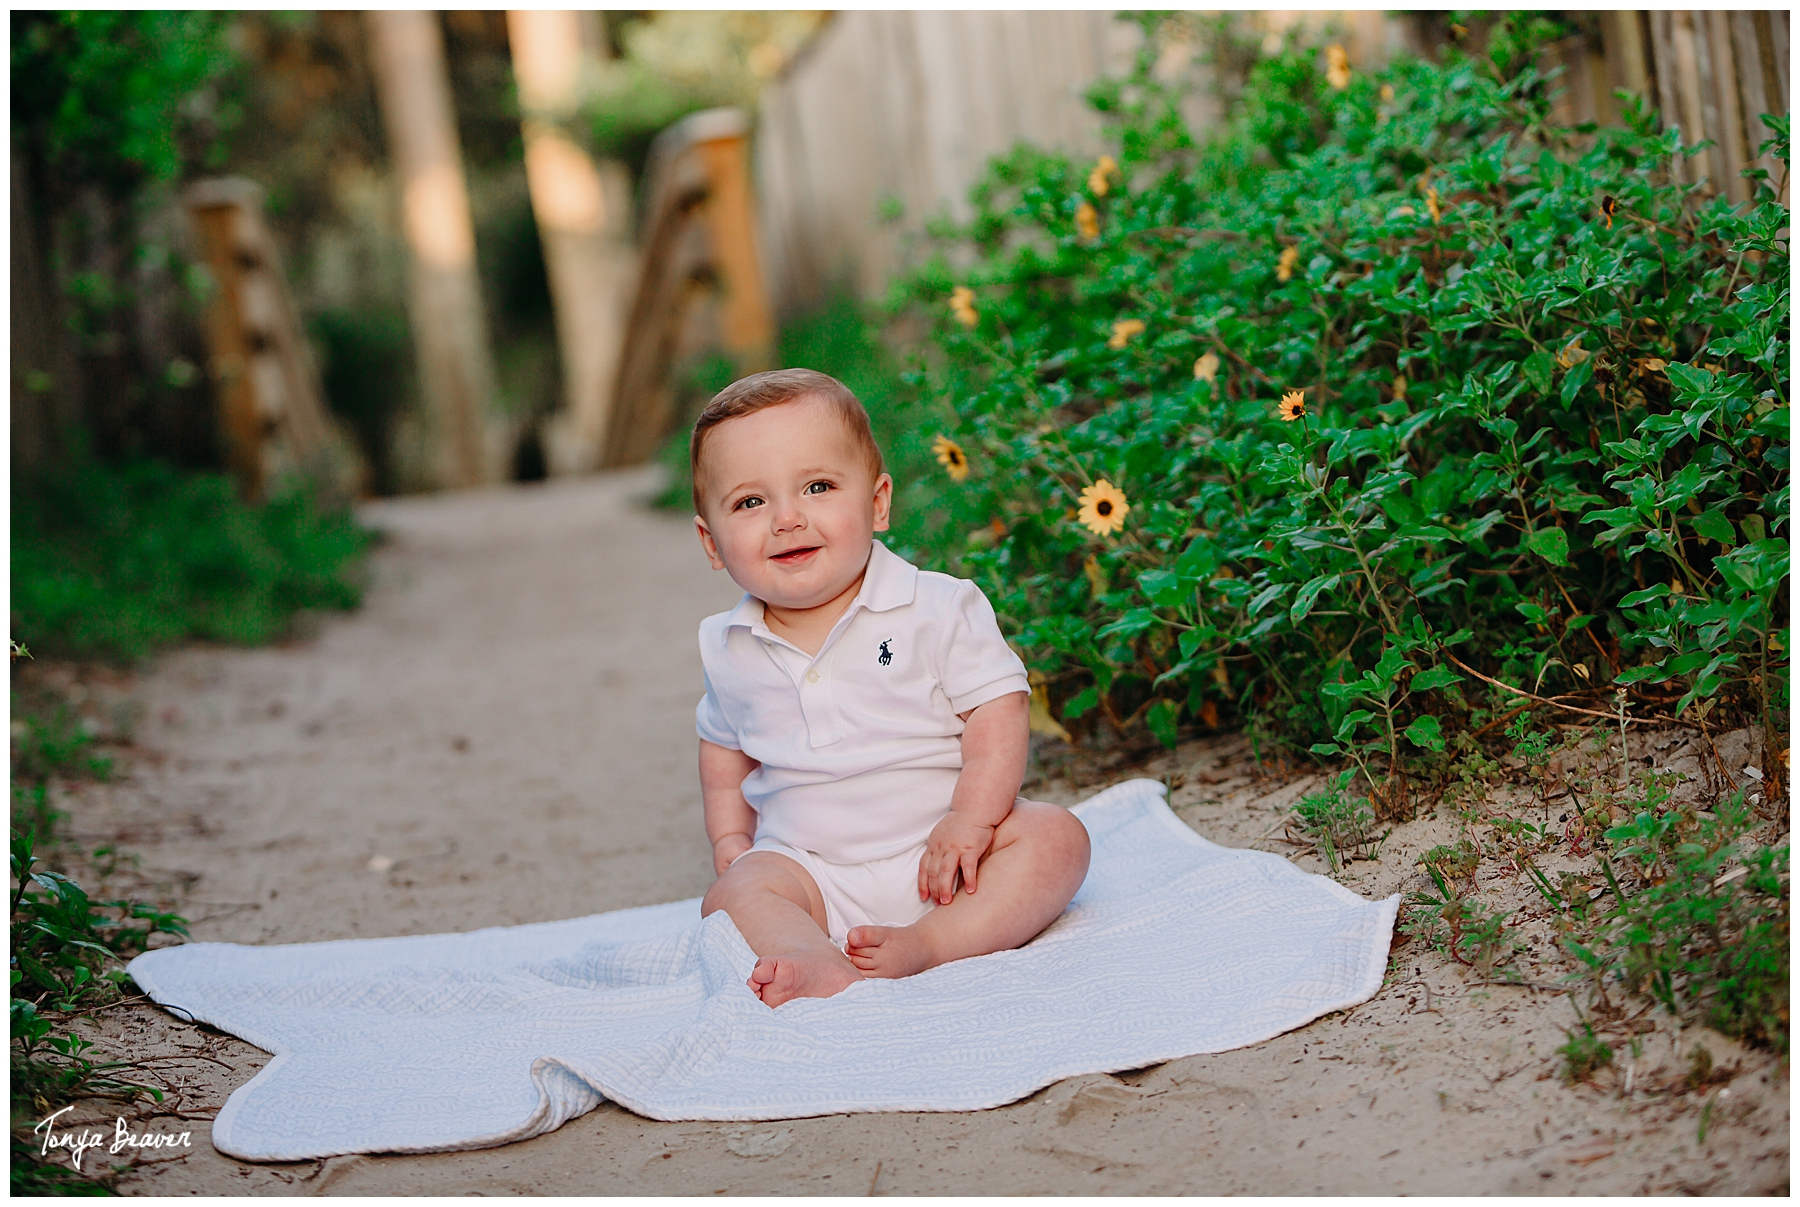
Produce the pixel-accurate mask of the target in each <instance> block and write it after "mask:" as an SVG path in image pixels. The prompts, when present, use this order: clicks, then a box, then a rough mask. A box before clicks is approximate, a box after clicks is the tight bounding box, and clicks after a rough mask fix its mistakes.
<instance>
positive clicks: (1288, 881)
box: [129, 780, 1399, 1161]
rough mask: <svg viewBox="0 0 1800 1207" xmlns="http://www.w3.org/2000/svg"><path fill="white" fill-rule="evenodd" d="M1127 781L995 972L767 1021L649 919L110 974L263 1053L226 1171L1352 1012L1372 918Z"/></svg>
mask: <svg viewBox="0 0 1800 1207" xmlns="http://www.w3.org/2000/svg"><path fill="white" fill-rule="evenodd" d="M1162 794H1163V789H1162V785H1160V784H1157V783H1155V782H1153V781H1150V780H1133V781H1130V782H1128V783H1124V784H1119V785H1117V786H1116V787H1113V788H1110V789H1108V790H1107V791H1105V792H1103V793H1101V794H1100V795H1098V796H1096V797H1094V798H1093V799H1091V800H1089V801H1087V802H1085V803H1083V804H1082V805H1080V806H1078V807H1077V809H1076V813H1077V814H1078V815H1079V816H1080V817H1081V819H1082V820H1083V821H1084V822H1085V823H1086V824H1087V826H1088V829H1089V831H1090V833H1091V834H1092V835H1093V840H1094V859H1093V864H1092V867H1091V869H1090V870H1089V872H1088V877H1087V881H1086V883H1085V884H1084V885H1083V886H1082V889H1081V892H1080V893H1079V894H1078V895H1077V896H1076V898H1075V900H1074V902H1073V903H1072V904H1071V905H1070V906H1069V908H1068V910H1067V911H1066V912H1065V913H1064V914H1063V916H1062V917H1061V918H1060V919H1058V920H1057V921H1056V922H1055V923H1054V924H1053V925H1052V926H1051V927H1050V928H1049V929H1048V930H1046V931H1045V932H1044V933H1043V934H1042V935H1040V936H1039V937H1038V938H1036V939H1034V940H1033V941H1032V942H1031V943H1029V944H1027V945H1026V946H1024V947H1022V948H1020V949H1018V950H1016V951H1006V952H999V953H996V954H994V955H989V956H982V957H979V958H977V959H971V960H961V961H958V962H956V963H953V964H947V965H944V966H943V967H940V968H935V969H932V970H931V971H929V972H926V973H923V974H921V975H919V976H916V977H908V978H906V979H904V980H898V981H864V982H861V983H859V984H856V985H853V986H851V987H850V988H849V989H848V990H846V991H845V992H843V993H841V994H839V995H838V996H836V997H833V998H828V999H824V1000H799V1001H793V1002H789V1003H787V1004H786V1005H784V1006H782V1007H780V1008H779V1009H776V1010H771V1009H769V1008H768V1007H767V1006H765V1005H763V1004H762V1002H761V1001H759V1000H758V999H757V998H756V997H755V995H754V994H752V993H751V992H750V990H749V989H747V988H746V987H745V985H744V979H745V977H746V976H748V974H749V971H750V965H751V964H752V962H753V961H754V958H755V957H754V956H753V954H752V953H751V951H750V948H749V947H748V946H747V945H746V944H745V942H744V940H743V938H742V936H740V935H739V934H738V932H737V929H736V928H735V927H733V926H732V924H731V921H730V919H729V918H727V917H726V916H725V915H724V914H714V915H713V916H712V917H710V918H707V919H705V920H704V921H701V920H700V919H699V917H698V914H699V909H698V904H699V903H698V901H695V900H689V901H676V902H671V903H669V904H667V905H655V906H649V907H646V908H642V909H628V910H619V911H616V912H613V913H607V914H598V915H595V916H593V917H587V918H572V919H569V920H568V921H564V922H545V923H538V924H535V925H530V926H514V927H504V928H502V927H495V928H492V929H488V930H479V931H474V932H471V933H468V934H452V935H428V936H418V937H412V938H394V939H355V940H344V941H337V942H329V943H301V944H293V945H289V946H271V947H246V946H239V945H236V944H228V943H192V944H188V945H185V946H181V947H171V948H164V949H162V950H159V951H153V952H148V953H146V954H144V955H141V956H139V957H138V958H137V959H135V960H133V961H132V962H131V965H130V969H129V971H130V973H131V975H132V977H133V978H134V979H135V980H136V981H137V983H138V984H139V985H140V986H142V988H143V989H144V991H145V992H146V993H148V994H149V995H150V996H151V997H152V998H154V999H155V1000H156V1001H157V1002H159V1003H161V1004H162V1005H163V1006H165V1007H167V1008H168V1009H170V1010H171V1011H173V1012H175V1013H177V1014H178V1015H180V1016H181V1017H183V1018H189V1019H194V1020H198V1021H201V1022H206V1023H210V1024H212V1025H213V1026H216V1027H219V1028H221V1029H222V1030H225V1031H228V1032H230V1033H232V1034H233V1035H238V1036H241V1037H243V1038H244V1039H246V1040H248V1041H249V1042H251V1043H253V1044H255V1045H256V1046H258V1047H260V1048H264V1049H266V1050H267V1051H269V1052H271V1053H273V1054H274V1059H273V1060H271V1061H270V1062H269V1064H268V1065H267V1066H266V1067H265V1068H264V1069H263V1070H262V1072H260V1073H258V1074H257V1075H256V1077H255V1078H253V1079H252V1080H251V1081H250V1082H249V1083H248V1084H246V1085H243V1086H240V1087H239V1088H238V1089H237V1090H236V1092H234V1093H233V1094H232V1095H231V1098H230V1100H229V1101H228V1102H227V1103H226V1104H225V1107H224V1109H223V1110H222V1111H221V1112H220V1113H219V1117H218V1119H217V1120H216V1122H215V1123H214V1126H213V1143H214V1144H215V1145H217V1146H218V1147H219V1148H220V1149H221V1150H223V1151H224V1152H227V1153H229V1154H231V1155H233V1156H236V1157H241V1158H244V1159H246V1160H253V1161H288V1160H298V1159H304V1158H311V1157H324V1156H331V1155H334V1154H339V1153H351V1152H437V1151H447V1150H453V1149H468V1148H482V1147H487V1146H490V1145H496V1144H504V1143H507V1142H508V1141H512V1140H522V1139H525V1138H526V1137H529V1136H535V1135H539V1134H541V1133H543V1132H547V1131H550V1130H552V1129H554V1128H557V1127H560V1126H561V1125H562V1124H564V1123H566V1122H567V1121H568V1120H570V1119H573V1118H575V1117H576V1116H578V1115H581V1114H583V1113H585V1112H587V1111H590V1110H592V1109H593V1108H594V1107H596V1106H598V1105H599V1104H600V1103H601V1102H602V1101H603V1100H605V1099H608V1098H610V1099H612V1100H613V1101H614V1102H617V1103H619V1104H620V1105H622V1106H625V1107H628V1108H630V1109H631V1110H634V1111H637V1112H639V1113H641V1114H644V1115H648V1116H650V1117H651V1118H655V1119H720V1120H759V1119H785V1118H796V1117H800V1116H805V1115H826V1114H835V1113H839V1112H850V1111H965V1110H979V1109H982V1108H985V1107H993V1106H999V1105H1001V1104H1003V1103H1007V1102H1012V1101H1015V1100H1017V1099H1019V1098H1022V1097H1024V1096H1026V1095H1028V1094H1030V1093H1032V1092H1033V1091H1035V1090H1037V1089H1039V1088H1041V1087H1043V1086H1045V1085H1048V1084H1050V1083H1052V1082H1054V1081H1058V1080H1061V1079H1062V1078H1065V1077H1071V1076H1075V1075H1077V1074H1082V1073H1098V1072H1111V1071H1116V1070H1121V1069H1131V1068H1138V1067H1142V1066H1144V1065H1148V1064H1154V1063H1156V1062H1159V1061H1163V1060H1169V1059H1173V1058H1175V1057H1178V1056H1189V1055H1194V1054H1197V1053H1203V1052H1221V1051H1225V1050H1227V1049H1230V1048H1238V1047H1243V1046H1245V1045H1248V1044H1253V1043H1257V1042H1259V1041H1261V1040H1264V1039H1267V1038H1269V1037H1271V1036H1274V1035H1278V1034H1280V1033H1281V1032H1283V1031H1287V1030H1291V1029H1292V1028H1295V1027H1298V1026H1301V1025H1303V1024H1305V1023H1306V1022H1308V1021H1310V1020H1312V1019H1314V1018H1317V1017H1318V1016H1320V1015H1321V1014H1326V1013H1329V1012H1330V1011H1333V1010H1338V1009H1342V1008H1344V1007H1347V1006H1350V1005H1353V1004H1354V1003H1357V1002H1360V1001H1363V1000H1365V999H1366V998H1368V997H1370V996H1371V995H1372V994H1373V993H1374V992H1375V991H1376V989H1377V988H1379V987H1380V985H1381V980H1382V974H1383V971H1384V968H1385V964H1386V956H1387V950H1388V941H1389V938H1390V937H1391V932H1392V929H1393V924H1394V914H1395V910H1396V909H1397V907H1398V904H1399V898H1398V897H1390V898H1388V899H1387V900H1385V901H1366V900H1364V899H1363V898H1361V897H1358V896H1356V895H1355V894H1354V893H1351V892H1350V891H1348V890H1347V889H1345V888H1343V887H1342V886H1340V885H1338V884H1335V883H1333V882H1332V881H1330V880H1327V879H1325V878H1323V877H1320V876H1314V875H1309V874H1307V873H1304V872H1301V871H1299V870H1298V869H1296V868H1295V867H1294V866H1293V865H1292V864H1290V863H1289V862H1288V861H1287V860H1285V859H1283V858H1281V857H1280V856H1277V855H1270V854H1265V853H1262V852H1257V851H1242V850H1233V849H1229V848H1225V847H1220V846H1217V845H1215V844H1213V843H1210V842H1208V841H1206V840H1205V839H1203V838H1201V837H1199V836H1198V835H1196V834H1195V833H1193V832H1192V831H1191V830H1189V829H1188V828H1187V827H1186V826H1185V825H1183V824H1182V823H1181V821H1180V820H1179V819H1178V818H1176V817H1175V815H1174V814H1173V813H1171V812H1170V811H1169V809H1168V806H1167V805H1166V804H1164V803H1163V799H1162Z"/></svg>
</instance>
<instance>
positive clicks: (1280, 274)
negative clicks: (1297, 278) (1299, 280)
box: [1275, 243, 1300, 284]
mask: <svg viewBox="0 0 1800 1207" xmlns="http://www.w3.org/2000/svg"><path fill="white" fill-rule="evenodd" d="M1298 263H1300V249H1299V248H1298V247H1295V246H1294V245H1293V244H1292V243H1290V244H1288V245H1287V246H1286V247H1284V248H1282V249H1281V259H1279V260H1277V261H1275V279H1276V280H1277V281H1280V282H1282V283H1283V284H1286V283H1287V282H1289V281H1291V280H1293V279H1294V265H1296V264H1298Z"/></svg>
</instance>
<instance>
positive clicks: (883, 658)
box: [875, 637, 894, 666]
mask: <svg viewBox="0 0 1800 1207" xmlns="http://www.w3.org/2000/svg"><path fill="white" fill-rule="evenodd" d="M892 640H893V638H892V637H889V638H888V639H887V641H884V642H882V643H881V654H880V655H879V656H878V657H877V658H876V659H875V661H877V662H879V663H881V665H883V666H887V665H888V664H889V663H891V662H893V660H894V651H893V650H890V649H888V642H891V641H892Z"/></svg>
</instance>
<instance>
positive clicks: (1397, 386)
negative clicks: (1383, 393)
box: [1394, 373, 1406, 402]
mask: <svg viewBox="0 0 1800 1207" xmlns="http://www.w3.org/2000/svg"><path fill="white" fill-rule="evenodd" d="M1405 397H1406V374H1404V373H1402V374H1400V375H1399V376H1398V377H1396V378H1394V401H1395V402H1399V401H1400V400H1401V399H1402V398H1405Z"/></svg>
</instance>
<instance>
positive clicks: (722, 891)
mask: <svg viewBox="0 0 1800 1207" xmlns="http://www.w3.org/2000/svg"><path fill="white" fill-rule="evenodd" d="M752 871H753V869H751V868H746V867H743V866H741V865H738V864H733V865H732V866H731V867H728V868H726V869H725V872H724V874H723V875H721V876H720V877H719V878H718V879H717V880H715V881H713V883H712V887H711V888H709V889H707V890H706V895H705V896H704V897H702V898H700V916H701V917H702V918H704V917H706V916H707V915H708V914H716V913H718V912H719V911H720V910H724V911H725V912H726V913H730V912H731V911H732V909H733V908H735V907H736V906H738V905H741V904H742V903H743V901H744V898H745V896H746V895H747V894H750V893H754V892H757V891H758V890H760V889H762V888H763V886H762V885H760V884H758V883H757V880H758V879H759V877H756V876H754V875H750V874H749V873H751V872H752Z"/></svg>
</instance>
